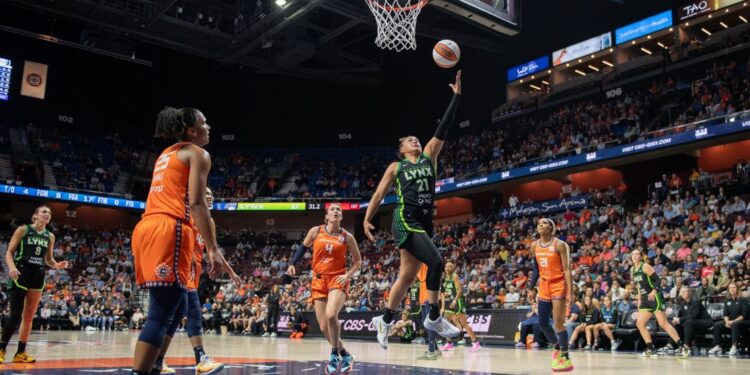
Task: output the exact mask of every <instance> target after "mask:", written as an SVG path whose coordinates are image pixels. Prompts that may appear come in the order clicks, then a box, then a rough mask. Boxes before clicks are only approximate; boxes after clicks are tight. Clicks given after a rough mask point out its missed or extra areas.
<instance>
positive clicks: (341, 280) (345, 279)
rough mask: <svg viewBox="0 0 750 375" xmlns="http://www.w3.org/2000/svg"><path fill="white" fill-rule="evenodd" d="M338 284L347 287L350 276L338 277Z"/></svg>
mask: <svg viewBox="0 0 750 375" xmlns="http://www.w3.org/2000/svg"><path fill="white" fill-rule="evenodd" d="M336 282H337V283H339V284H341V285H346V283H348V282H349V276H346V275H338V276H336Z"/></svg>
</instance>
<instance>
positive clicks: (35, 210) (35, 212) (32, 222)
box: [31, 204, 52, 224]
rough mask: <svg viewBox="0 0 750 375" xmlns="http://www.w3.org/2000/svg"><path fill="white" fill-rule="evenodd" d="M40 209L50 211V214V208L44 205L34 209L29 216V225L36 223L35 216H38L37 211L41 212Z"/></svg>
mask: <svg viewBox="0 0 750 375" xmlns="http://www.w3.org/2000/svg"><path fill="white" fill-rule="evenodd" d="M42 208H46V209H48V210H50V212H52V208H50V206H48V205H46V204H42V205H40V206H38V207H37V208H35V209H34V213H33V214H32V215H31V224H35V223H36V215H37V214H39V210H41V209H42Z"/></svg>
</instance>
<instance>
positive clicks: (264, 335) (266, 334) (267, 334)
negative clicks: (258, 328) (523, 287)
mask: <svg viewBox="0 0 750 375" xmlns="http://www.w3.org/2000/svg"><path fill="white" fill-rule="evenodd" d="M268 336H270V334H269V333H268V332H266V333H264V334H263V336H261V337H268Z"/></svg>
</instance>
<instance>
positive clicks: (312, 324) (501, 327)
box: [278, 309, 529, 345]
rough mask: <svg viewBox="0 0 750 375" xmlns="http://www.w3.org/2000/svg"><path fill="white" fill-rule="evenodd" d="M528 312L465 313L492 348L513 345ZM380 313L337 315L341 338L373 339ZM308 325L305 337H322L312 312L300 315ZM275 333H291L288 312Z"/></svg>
mask: <svg viewBox="0 0 750 375" xmlns="http://www.w3.org/2000/svg"><path fill="white" fill-rule="evenodd" d="M528 311H529V310H528V309H501V310H469V311H468V314H467V321H468V322H469V325H471V328H472V329H473V330H474V332H475V333H476V334H477V337H478V338H479V339H480V340H481V341H482V342H484V343H489V344H495V345H513V343H514V338H515V334H516V330H517V328H518V323H519V322H521V321H523V320H524V319H526V313H527V312H528ZM382 314H383V312H382V311H363V312H351V313H345V312H342V313H340V314H339V321H340V322H341V338H342V339H361V340H373V341H374V340H375V339H376V331H375V327H374V326H373V325H372V323H370V322H371V321H372V318H374V317H376V316H378V315H382ZM302 316H303V318H304V319H305V322H306V323H307V324H308V328H307V332H305V336H309V337H322V336H323V333H322V332H321V331H320V325H318V321H317V319H316V318H315V312H312V311H306V312H303V313H302ZM278 331H279V333H289V332H291V331H292V325H291V323H290V317H289V313H288V312H282V313H280V314H279V325H278Z"/></svg>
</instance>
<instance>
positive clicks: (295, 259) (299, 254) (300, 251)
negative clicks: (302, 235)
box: [290, 245, 307, 265]
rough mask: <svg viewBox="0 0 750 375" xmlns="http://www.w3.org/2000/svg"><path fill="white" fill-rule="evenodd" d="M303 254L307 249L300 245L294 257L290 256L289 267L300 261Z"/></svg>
mask: <svg viewBox="0 0 750 375" xmlns="http://www.w3.org/2000/svg"><path fill="white" fill-rule="evenodd" d="M305 252H307V248H306V247H304V246H301V245H300V247H299V248H297V251H295V252H294V256H292V260H291V261H290V263H291V265H295V264H297V262H299V260H300V259H302V256H303V255H305Z"/></svg>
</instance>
